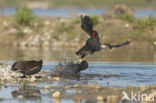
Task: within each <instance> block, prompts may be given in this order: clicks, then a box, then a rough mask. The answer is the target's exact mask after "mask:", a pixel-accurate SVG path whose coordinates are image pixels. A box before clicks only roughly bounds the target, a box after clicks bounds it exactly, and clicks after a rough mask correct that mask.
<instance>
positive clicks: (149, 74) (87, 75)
mask: <svg viewBox="0 0 156 103" xmlns="http://www.w3.org/2000/svg"><path fill="white" fill-rule="evenodd" d="M5 62H6V61H5ZM6 63H8V64H9V65H11V64H12V63H13V61H9V62H6ZM56 64H57V63H56V62H44V66H43V69H42V70H45V71H49V72H50V71H51V69H52V68H53V67H54V66H55V65H56ZM155 78H156V64H153V63H141V62H140V63H138V62H133V63H132V62H131V63H130V62H129V63H119V62H118V63H115V62H89V67H88V69H87V70H84V71H82V72H81V75H80V77H78V78H70V79H69V78H68V79H67V78H66V79H65V80H66V82H62V81H55V82H53V83H47V82H45V83H37V84H36V85H34V86H31V85H30V86H26V87H24V89H20V88H22V84H20V85H18V84H17V85H15V86H9V84H6V86H2V88H1V89H0V98H3V99H4V100H3V101H2V103H7V102H8V103H9V102H12V103H16V102H18V103H20V102H24V103H36V102H37V103H41V102H42V103H51V102H52V101H55V100H53V99H52V98H51V93H52V92H53V91H55V90H52V91H46V90H43V89H40V88H42V87H43V86H46V85H48V86H69V85H75V84H79V85H84V84H99V85H102V86H108V87H109V86H110V87H112V86H113V87H119V88H125V87H127V86H128V85H131V86H135V87H138V86H140V85H150V84H156V80H155ZM60 90H61V89H60ZM61 91H63V90H61ZM77 92H78V91H76V90H74V89H68V90H66V91H65V93H64V94H74V95H75V94H76V93H77ZM33 94H34V95H33ZM21 95H22V96H23V98H22V99H20V97H18V96H21ZM86 101H88V100H84V101H83V102H82V103H88V102H86ZM93 101H94V103H95V102H96V101H95V100H93ZM93 101H92V102H93ZM54 103H73V99H71V98H61V101H59V102H58V101H57V102H56V101H55V102H54ZM119 103H120V102H119Z"/></svg>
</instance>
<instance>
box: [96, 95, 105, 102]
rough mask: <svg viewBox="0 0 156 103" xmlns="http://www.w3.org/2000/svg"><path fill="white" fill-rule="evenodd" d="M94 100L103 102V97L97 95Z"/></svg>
mask: <svg viewBox="0 0 156 103" xmlns="http://www.w3.org/2000/svg"><path fill="white" fill-rule="evenodd" d="M96 99H97V100H98V101H103V100H104V97H103V96H101V95H99V96H97V97H96Z"/></svg>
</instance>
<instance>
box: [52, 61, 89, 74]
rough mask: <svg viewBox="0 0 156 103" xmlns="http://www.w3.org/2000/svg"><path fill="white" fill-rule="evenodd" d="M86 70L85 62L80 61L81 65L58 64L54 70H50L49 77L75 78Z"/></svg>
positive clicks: (86, 63)
mask: <svg viewBox="0 0 156 103" xmlns="http://www.w3.org/2000/svg"><path fill="white" fill-rule="evenodd" d="M87 68H88V62H87V61H86V60H83V61H81V63H73V62H69V63H66V64H58V65H57V66H56V67H55V68H54V69H52V73H51V76H63V77H71V76H76V75H77V74H79V73H80V71H82V70H85V69H87Z"/></svg>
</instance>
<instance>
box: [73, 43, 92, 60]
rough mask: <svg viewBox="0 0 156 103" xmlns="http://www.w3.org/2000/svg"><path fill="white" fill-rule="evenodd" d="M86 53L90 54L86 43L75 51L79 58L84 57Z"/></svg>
mask: <svg viewBox="0 0 156 103" xmlns="http://www.w3.org/2000/svg"><path fill="white" fill-rule="evenodd" d="M88 54H91V50H90V49H89V47H88V46H87V45H86V44H85V45H84V46H83V47H82V48H81V49H80V50H78V51H77V52H76V55H80V56H81V58H84V57H85V56H86V55H88Z"/></svg>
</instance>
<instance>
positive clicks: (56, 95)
mask: <svg viewBox="0 0 156 103" xmlns="http://www.w3.org/2000/svg"><path fill="white" fill-rule="evenodd" d="M52 97H53V98H60V97H61V92H60V91H56V92H54V93H53V94H52Z"/></svg>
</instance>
